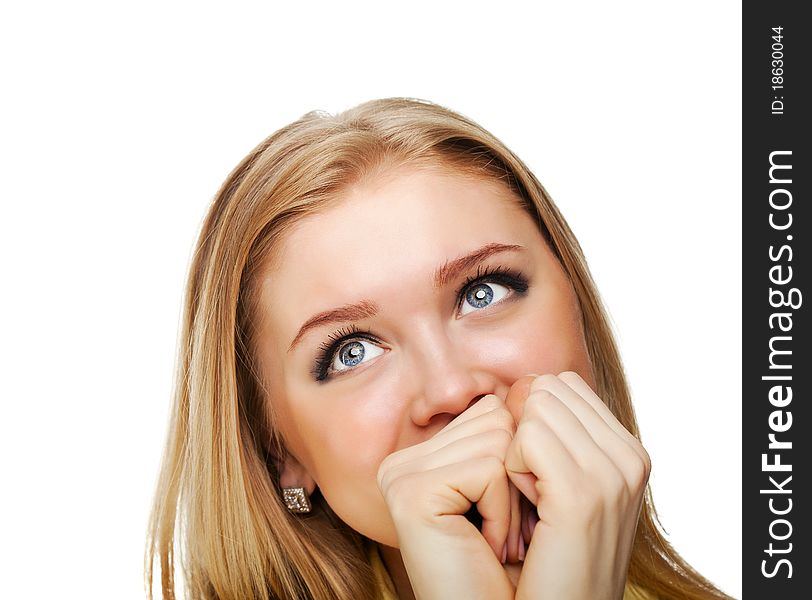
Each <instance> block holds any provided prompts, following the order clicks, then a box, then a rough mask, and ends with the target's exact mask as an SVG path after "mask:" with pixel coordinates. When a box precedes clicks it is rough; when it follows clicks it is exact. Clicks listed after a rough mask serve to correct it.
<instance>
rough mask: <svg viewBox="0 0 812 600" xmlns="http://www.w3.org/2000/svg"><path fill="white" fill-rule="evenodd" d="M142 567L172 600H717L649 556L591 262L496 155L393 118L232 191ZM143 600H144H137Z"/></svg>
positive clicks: (374, 107) (641, 485)
mask: <svg viewBox="0 0 812 600" xmlns="http://www.w3.org/2000/svg"><path fill="white" fill-rule="evenodd" d="M178 366H179V370H178V379H177V385H176V398H175V405H174V413H173V417H172V423H171V427H170V431H169V437H168V440H167V449H166V453H165V458H164V464H163V468H162V474H161V478H160V483H159V488H158V492H157V494H156V500H155V505H154V510H153V519H152V523H151V536H150V541H149V545H148V548H147V580H148V586H149V589H150V590H151V588H152V578H153V566H152V565H153V560H154V557H156V556H157V557H159V559H160V566H161V587H162V591H163V595H164V597H166V598H172V597H174V574H173V573H174V571H173V558H174V555H175V541H174V536H175V530H176V528H177V529H179V534H180V536H179V537H180V541H179V548H180V549H181V550H182V555H181V558H182V561H181V562H182V565H183V570H184V579H185V583H186V585H187V586H188V587H189V588H190V591H191V593H192V596H193V597H195V598H220V599H226V598H318V599H321V598H346V599H361V598H381V597H383V598H395V597H397V598H401V599H406V598H411V597H419V598H469V597H482V598H494V599H499V598H514V597H515V598H573V599H575V598H579V599H580V598H583V599H597V598H607V599H609V598H613V599H617V598H621V597H625V598H726V596H725V595H724V594H723V593H721V592H719V591H718V590H716V589H715V588H714V587H713V586H712V585H711V584H710V583H709V582H707V581H706V580H705V579H703V578H702V577H701V576H700V575H699V574H697V573H696V572H695V571H693V570H692V569H691V567H690V566H688V565H687V564H686V563H685V562H684V561H683V560H682V559H681V558H680V557H679V555H678V554H676V553H675V552H674V550H673V549H672V548H671V547H670V546H669V545H668V543H667V542H666V541H665V540H664V539H663V538H662V536H661V535H660V533H659V531H658V529H657V527H656V525H655V521H654V519H655V513H654V507H653V504H652V503H651V499H650V496H648V495H647V494H646V489H647V488H646V484H647V480H648V475H649V469H650V465H649V461H648V455H647V454H646V452H645V450H644V449H643V447H642V446H641V445H640V443H639V441H638V439H637V438H638V432H637V426H636V423H635V418H634V413H633V410H632V406H631V401H630V398H629V393H628V389H627V385H626V382H625V379H624V375H623V368H622V365H621V361H620V357H619V354H618V351H617V349H616V346H615V343H614V341H613V338H612V334H611V332H610V329H609V326H608V324H607V319H606V317H605V314H604V311H603V308H602V306H601V303H600V300H599V298H598V294H597V292H596V290H595V287H594V284H593V282H592V280H591V277H590V275H589V271H588V269H587V266H586V262H585V260H584V257H583V255H582V253H581V250H580V247H579V245H578V243H577V241H576V240H575V238H574V236H573V234H572V232H571V231H570V230H569V228H568V227H567V224H566V222H565V221H564V219H563V217H562V216H561V215H560V214H559V212H558V210H557V209H556V207H555V206H554V205H553V203H552V201H551V200H550V199H549V197H548V196H547V194H546V193H545V191H544V189H543V188H542V187H541V185H540V184H539V183H538V181H537V180H536V179H535V177H533V175H532V174H531V173H530V172H529V171H528V169H527V168H526V167H525V166H524V165H523V163H522V162H521V161H520V160H519V159H518V158H517V157H516V156H515V155H513V154H512V153H511V152H510V151H509V150H508V149H507V148H505V146H504V145H503V144H502V143H501V142H499V140H497V139H495V138H494V137H493V136H492V135H490V134H489V133H488V132H486V131H485V130H483V129H482V128H481V127H479V126H478V125H476V124H475V123H473V122H471V121H470V120H468V119H466V118H464V117H462V116H460V115H458V114H456V113H454V112H452V111H449V110H447V109H445V108H442V107H440V106H437V105H434V104H431V103H428V102H424V101H418V100H411V99H403V98H394V99H387V100H378V101H372V102H368V103H365V104H362V105H360V106H358V107H356V108H354V109H351V110H348V111H346V112H344V113H342V114H339V115H336V116H334V117H333V116H329V115H325V114H322V113H315V112H314V113H309V114H307V115H305V116H304V117H302V118H301V119H300V120H298V121H296V122H294V123H292V124H290V125H288V126H287V127H284V128H282V129H281V130H279V131H278V132H276V133H274V134H273V135H272V136H270V137H269V138H268V139H267V140H265V141H264V142H263V143H262V144H260V145H259V146H258V147H257V148H256V149H255V150H254V151H253V152H252V153H251V154H250V155H249V156H248V157H246V158H245V159H244V160H243V162H242V163H241V164H240V165H239V166H238V167H237V168H236V169H235V171H234V172H233V173H232V174H231V175H230V176H229V178H228V180H227V181H226V182H225V184H224V185H223V187H222V189H221V190H220V192H219V194H218V195H217V197H216V199H215V201H214V204H213V206H212V207H211V210H210V212H209V215H208V217H207V219H206V221H205V224H204V226H203V230H202V232H201V235H200V239H199V242H198V246H197V249H196V252H195V255H194V259H193V263H192V268H191V274H190V278H189V284H188V287H187V291H186V306H185V312H184V325H183V332H182V338H181V356H180V361H179V365H178ZM150 595H151V592H150Z"/></svg>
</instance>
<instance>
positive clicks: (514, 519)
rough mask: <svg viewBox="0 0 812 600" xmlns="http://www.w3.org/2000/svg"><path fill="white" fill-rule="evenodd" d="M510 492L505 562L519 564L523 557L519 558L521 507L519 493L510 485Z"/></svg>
mask: <svg viewBox="0 0 812 600" xmlns="http://www.w3.org/2000/svg"><path fill="white" fill-rule="evenodd" d="M509 491H510V527H509V528H508V538H507V560H508V562H511V563H515V562H519V560H521V559H522V558H524V556H523V555H522V556H520V545H521V541H522V507H521V503H520V499H521V498H522V494H521V492H520V491H519V490H518V489H516V486H515V485H513V484H512V483H511V484H509Z"/></svg>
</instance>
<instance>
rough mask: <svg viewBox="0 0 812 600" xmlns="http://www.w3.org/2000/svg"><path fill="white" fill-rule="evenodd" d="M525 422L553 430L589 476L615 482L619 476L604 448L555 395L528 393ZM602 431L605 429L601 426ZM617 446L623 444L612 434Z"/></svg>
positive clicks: (604, 426)
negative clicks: (536, 423)
mask: <svg viewBox="0 0 812 600" xmlns="http://www.w3.org/2000/svg"><path fill="white" fill-rule="evenodd" d="M524 421H541V422H543V423H545V424H546V425H547V426H548V427H550V429H552V430H553V431H554V432H555V434H556V436H557V437H558V439H559V440H561V442H562V443H563V444H564V445H565V446H566V447H567V450H568V451H569V453H570V455H571V456H572V458H573V459H574V460H575V462H576V463H577V464H578V466H579V467H580V470H581V471H584V472H586V473H587V475H588V476H589V477H597V478H600V479H601V480H604V479H606V480H611V481H612V482H615V481H616V478H617V476H620V473H619V471H618V468H617V466H616V464H615V462H614V461H613V459H612V457H611V456H610V455H609V454H608V453H607V451H606V450H605V449H604V448H603V447H601V446H600V445H598V443H597V442H596V441H595V439H594V438H593V437H592V435H591V434H590V432H589V431H588V430H587V428H586V426H585V425H584V423H583V422H582V421H581V420H580V419H579V418H578V417H577V416H576V415H575V413H574V412H573V411H572V410H571V409H570V407H569V406H568V405H567V404H566V403H564V402H563V401H562V400H561V399H560V398H559V397H558V396H556V395H555V394H553V393H552V392H550V391H549V390H546V389H537V390H535V391H533V392H531V393H530V396H529V397H528V398H527V402H526V403H525V407H524V417H523V422H524ZM602 428H603V433H605V432H606V431H608V428H607V427H606V425H605V424H603V425H602ZM611 438H612V440H614V443H615V444H616V445H622V446H624V447H625V444H623V442H622V441H620V440H618V439H617V436H615V435H614V434H612V436H611Z"/></svg>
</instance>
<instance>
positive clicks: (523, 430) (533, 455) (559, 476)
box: [505, 420, 581, 507]
mask: <svg viewBox="0 0 812 600" xmlns="http://www.w3.org/2000/svg"><path fill="white" fill-rule="evenodd" d="M505 471H506V472H507V475H508V477H509V478H510V481H511V482H512V483H513V485H515V486H516V487H517V488H518V489H519V491H520V492H521V493H522V494H524V496H525V497H526V498H527V499H528V500H530V502H531V503H532V504H533V506H536V507H538V504H539V488H540V487H541V485H542V484H543V483H545V482H547V481H556V480H558V481H562V482H565V481H572V480H573V478H574V477H576V476H577V475H578V474H579V473H580V471H581V468H580V466H579V465H578V463H577V462H576V461H575V459H574V458H573V456H572V454H570V451H569V449H568V448H567V447H566V446H565V445H564V444H563V443H562V442H561V440H560V439H559V437H558V435H557V434H556V432H555V431H553V429H552V428H551V427H550V426H549V425H547V424H546V423H545V422H544V421H540V420H525V421H522V422H521V423H520V424H519V427H518V429H517V430H516V434H515V435H514V436H513V441H512V442H511V443H510V445H509V446H508V449H507V452H506V453H505Z"/></svg>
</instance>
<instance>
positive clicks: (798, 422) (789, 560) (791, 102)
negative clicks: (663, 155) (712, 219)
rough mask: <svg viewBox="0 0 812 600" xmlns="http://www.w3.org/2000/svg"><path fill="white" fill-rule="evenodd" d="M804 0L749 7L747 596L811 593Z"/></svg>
mask: <svg viewBox="0 0 812 600" xmlns="http://www.w3.org/2000/svg"><path fill="white" fill-rule="evenodd" d="M803 8H805V3H801V2H759V3H751V4H748V3H745V4H744V7H743V17H744V19H743V55H742V57H743V66H742V68H743V73H742V75H743V80H742V81H743V89H742V92H743V123H742V133H743V199H742V202H743V204H742V211H743V214H742V217H743V221H742V223H743V232H742V233H743V249H742V259H743V273H742V287H743V289H742V292H743V306H742V320H743V323H742V327H743V332H742V334H743V337H742V340H743V357H742V360H743V386H742V389H743V398H742V402H743V421H742V427H743V431H742V434H743V440H744V441H743V461H742V462H743V470H744V473H743V474H742V482H743V483H742V485H743V488H744V489H743V541H744V545H743V557H742V561H743V564H742V566H743V569H742V573H743V574H742V579H743V581H742V586H743V597H744V598H768V599H772V598H775V599H781V600H785V599H789V598H812V577H811V576H810V573H812V553H811V552H810V551H812V548H810V544H812V536H810V534H809V514H810V511H812V507H810V504H809V498H810V495H809V492H808V490H809V488H810V484H812V481H810V479H811V478H810V473H809V468H808V465H809V458H808V457H809V455H810V452H812V450H810V439H812V427H811V426H810V410H809V406H810V403H812V395H810V385H809V381H810V371H812V361H810V355H809V354H810V353H809V346H810V342H811V341H812V337H811V334H810V326H809V314H808V313H809V311H808V309H807V306H806V304H807V303H809V302H812V296H810V295H809V294H812V290H810V288H809V272H810V270H812V265H810V261H809V238H810V236H812V222H811V221H810V216H809V210H808V204H809V203H810V202H812V195H810V194H812V186H810V179H812V168H810V166H811V165H810V160H809V158H810V153H809V145H810V143H812V140H810V135H809V134H810V129H809V126H808V119H807V114H806V113H807V111H809V110H812V102H810V93H809V88H810V85H809V84H810V82H809V78H810V74H811V73H812V71H811V70H810V66H812V64H810V60H809V59H810V57H811V56H812V53H810V43H809V40H810V39H812V31H811V30H810V23H809V21H808V20H807V19H805V18H803V17H802V15H801V11H802V9H803ZM771 436H772V437H771ZM771 446H772V447H771ZM790 446H791V447H790ZM805 490H806V491H805Z"/></svg>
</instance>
